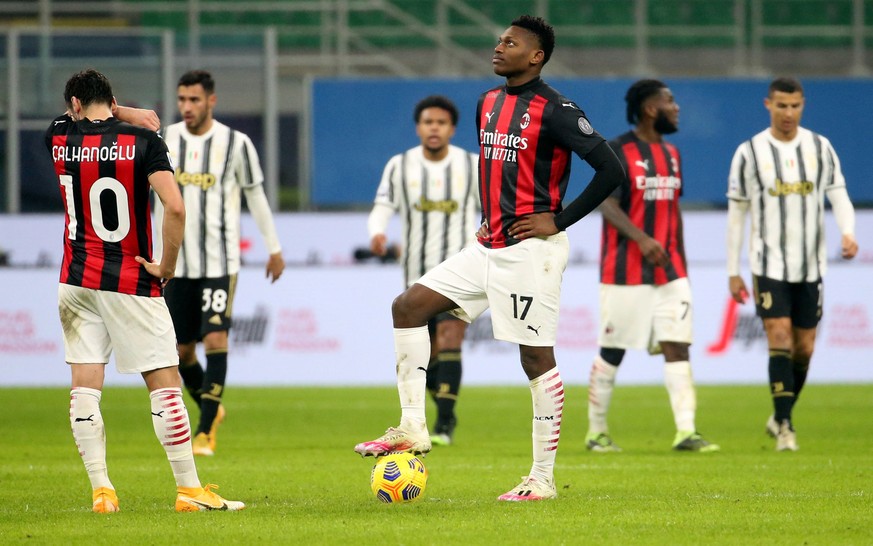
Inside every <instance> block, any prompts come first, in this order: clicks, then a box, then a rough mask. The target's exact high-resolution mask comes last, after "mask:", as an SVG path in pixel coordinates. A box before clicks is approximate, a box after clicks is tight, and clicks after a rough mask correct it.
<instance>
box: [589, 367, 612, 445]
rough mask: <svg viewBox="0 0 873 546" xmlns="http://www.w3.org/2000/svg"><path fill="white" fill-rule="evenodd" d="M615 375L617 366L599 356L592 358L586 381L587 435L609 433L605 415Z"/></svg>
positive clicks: (610, 398) (607, 410)
mask: <svg viewBox="0 0 873 546" xmlns="http://www.w3.org/2000/svg"><path fill="white" fill-rule="evenodd" d="M617 373H618V366H613V365H612V364H610V363H609V362H607V361H605V360H603V358H601V357H600V355H597V356H596V357H595V358H594V364H592V365H591V376H590V377H589V379H588V434H600V433H601V432H609V426H608V425H607V424H606V414H607V413H608V412H609V403H610V401H611V400H612V389H613V387H614V386H615V376H616V374H617Z"/></svg>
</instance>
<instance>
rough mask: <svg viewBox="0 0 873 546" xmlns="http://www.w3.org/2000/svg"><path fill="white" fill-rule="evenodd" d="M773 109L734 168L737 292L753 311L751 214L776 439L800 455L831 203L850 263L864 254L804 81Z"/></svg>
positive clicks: (781, 94)
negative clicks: (796, 416)
mask: <svg viewBox="0 0 873 546" xmlns="http://www.w3.org/2000/svg"><path fill="white" fill-rule="evenodd" d="M764 107H765V108H767V110H768V111H769V112H770V127H768V128H767V129H764V130H763V131H761V132H760V133H758V134H756V135H755V136H753V137H752V138H751V139H749V140H747V141H745V142H743V143H742V144H740V146H739V147H738V148H737V151H736V153H734V157H733V161H732V162H731V171H730V178H729V183H728V192H727V197H728V228H727V250H728V259H727V269H728V287H729V290H730V293H731V296H732V297H733V298H734V300H735V301H736V302H737V303H745V301H746V299H747V297H748V290H747V289H746V284H745V282H743V278H742V277H741V276H740V248H741V247H742V245H743V231H744V228H745V223H746V215H747V214H748V213H749V211H751V213H752V214H751V215H752V228H751V231H750V239H751V241H750V243H751V244H750V246H749V266H750V269H751V270H752V286H753V290H754V297H755V309H756V312H757V314H758V316H759V317H761V320H762V321H763V323H764V330H765V332H766V334H767V347H768V349H769V352H770V357H769V368H768V369H769V377H770V392H771V394H772V397H773V410H774V413H773V415H771V416H770V418H769V419H768V420H767V425H766V431H767V433H768V434H770V435H771V436H772V437H774V438H776V449H777V450H778V451H797V449H798V446H797V435H796V433H795V431H794V423H793V421H792V410H793V408H794V405H795V403H796V402H797V397H798V396H799V395H800V391H801V390H802V389H803V385H804V384H805V383H806V377H807V374H808V373H809V362H810V359H811V357H812V351H813V347H814V346H815V331H816V327H817V326H818V322H819V321H820V320H821V315H822V309H823V296H824V294H823V292H822V278H823V277H824V275H825V269H826V267H827V248H826V244H825V236H824V216H825V208H824V196H825V195H827V196H828V201H830V204H831V207H832V208H833V213H834V217H835V218H836V221H837V226H838V227H839V229H840V233H841V234H842V241H841V243H842V244H841V246H842V249H841V250H842V256H843V258H845V259H851V258H854V257H855V255H856V254H857V253H858V243H857V242H856V241H855V209H854V208H853V207H852V202H851V201H850V200H849V194H848V192H847V191H846V180H845V178H844V177H843V172H842V170H841V169H840V160H839V158H838V157H837V154H836V152H835V151H834V148H833V146H831V143H830V141H829V140H828V139H827V138H825V137H824V136H822V135H820V134H818V133H814V132H812V131H810V130H808V129H805V128H803V127H801V126H800V118H801V116H802V115H803V107H804V95H803V86H802V85H801V83H800V82H799V81H798V80H796V79H795V78H790V77H780V78H776V79H774V80H773V81H772V82H770V87H769V89H768V93H767V97H766V98H765V99H764Z"/></svg>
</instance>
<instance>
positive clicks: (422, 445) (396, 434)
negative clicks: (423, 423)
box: [355, 427, 431, 457]
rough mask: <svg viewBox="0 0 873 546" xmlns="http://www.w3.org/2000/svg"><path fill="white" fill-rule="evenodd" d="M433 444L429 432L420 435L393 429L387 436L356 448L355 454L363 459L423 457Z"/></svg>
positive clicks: (384, 435)
mask: <svg viewBox="0 0 873 546" xmlns="http://www.w3.org/2000/svg"><path fill="white" fill-rule="evenodd" d="M430 448H431V442H430V436H429V435H428V434H427V430H424V432H423V433H422V434H420V435H417V434H412V433H410V432H407V431H405V430H403V429H402V428H399V427H397V428H395V427H391V428H389V429H388V430H386V431H385V434H383V435H382V436H380V437H378V438H376V439H375V440H370V441H369V442H362V443H360V444H358V445H356V446H355V453H358V454H360V455H361V456H362V457H381V456H383V455H388V454H389V453H413V454H415V455H421V454H424V453H427V452H429V451H430Z"/></svg>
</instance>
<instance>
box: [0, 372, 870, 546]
mask: <svg viewBox="0 0 873 546" xmlns="http://www.w3.org/2000/svg"><path fill="white" fill-rule="evenodd" d="M518 373H521V371H520V370H519V371H518ZM870 392H871V389H870V385H817V384H812V385H810V386H809V387H808V388H807V389H806V390H805V391H804V393H803V396H802V397H801V401H800V403H799V404H798V407H797V409H796V410H795V420H796V426H797V430H798V443H799V444H800V451H799V452H797V453H777V452H775V451H774V450H773V447H774V442H773V440H771V439H770V438H768V437H767V436H766V435H765V434H764V422H765V420H766V418H767V416H768V414H769V412H770V402H769V395H768V392H767V387H766V385H763V384H762V385H759V386H703V387H699V388H698V417H697V425H698V428H699V429H700V431H701V432H702V433H703V434H704V435H705V436H706V437H707V438H708V439H710V440H711V441H714V442H717V443H719V444H721V446H722V451H721V452H720V453H712V454H696V453H674V452H672V451H671V450H670V443H671V441H672V438H673V433H674V430H673V423H672V417H671V414H670V409H669V403H668V401H667V395H666V392H665V391H664V389H663V388H662V387H657V386H651V387H631V386H619V387H618V388H617V389H616V392H615V396H614V398H613V411H612V414H611V416H610V417H611V418H610V422H611V428H612V433H613V437H614V438H615V440H616V442H617V443H618V444H619V445H621V446H622V447H623V448H624V452H622V453H618V454H594V453H590V452H587V451H586V450H585V448H584V435H585V429H586V426H587V417H586V411H587V410H586V400H587V394H586V389H585V387H584V386H570V387H568V388H567V402H566V406H565V412H564V419H563V423H562V427H561V432H562V435H561V443H560V449H559V451H558V458H557V466H556V480H557V486H558V494H559V498H558V499H556V500H553V501H545V502H538V503H520V504H513V503H500V502H497V501H496V497H497V496H498V495H499V494H501V493H503V492H505V491H506V490H508V489H509V488H510V487H512V486H514V485H515V484H516V483H518V481H519V478H520V477H521V476H522V475H524V474H526V472H527V471H528V469H529V468H530V463H531V444H530V433H531V424H530V420H531V401H530V394H529V391H528V389H527V388H526V387H525V386H523V385H522V386H514V387H464V388H463V389H462V391H461V398H460V401H459V404H458V418H459V426H458V429H457V433H456V444H455V445H454V446H451V447H448V448H435V449H434V451H433V452H431V453H430V454H429V455H428V456H427V457H426V458H425V464H426V465H427V467H428V469H429V471H430V479H429V482H428V486H427V490H426V491H425V494H424V499H423V500H422V501H420V502H418V503H414V504H408V505H384V504H382V503H379V502H378V501H377V500H376V499H375V498H374V497H373V496H372V494H371V492H370V490H369V486H368V478H369V473H370V469H371V468H372V466H373V460H372V459H362V458H360V457H359V456H357V455H356V454H355V453H354V452H353V451H352V447H353V445H354V444H355V443H357V442H359V441H362V440H368V439H371V438H373V437H376V436H378V435H379V434H380V433H381V432H382V431H383V430H384V429H385V428H386V427H388V426H389V425H394V424H396V422H397V421H398V418H399V408H398V402H397V393H396V390H395V389H394V388H335V389H333V388H332V389H328V388H241V387H234V386H231V387H230V388H229V389H228V391H227V394H226V396H225V401H226V406H227V408H228V419H227V421H226V422H225V424H224V425H223V426H222V427H221V429H220V435H219V438H218V440H219V443H218V452H217V455H216V456H215V457H213V458H207V459H204V458H198V459H197V464H198V470H199V474H200V478H201V480H202V481H203V482H204V483H218V484H219V485H220V486H221V489H220V491H219V493H220V494H222V495H224V496H226V497H228V498H232V499H238V500H243V501H245V502H246V503H247V504H248V508H247V509H246V510H245V511H243V512H239V513H226V512H221V513H201V514H196V513H195V514H176V513H175V512H174V511H173V501H174V494H175V490H174V483H173V479H172V474H171V472H170V468H169V464H168V463H167V461H166V458H165V456H164V453H163V450H162V449H161V448H160V446H159V445H158V443H157V440H156V439H155V437H154V433H153V431H152V428H151V420H150V417H149V401H148V395H147V393H146V390H145V387H142V388H138V389H134V388H108V389H107V390H106V391H105V393H104V396H103V415H104V420H105V421H106V427H107V438H108V440H107V441H108V453H109V455H108V463H109V469H110V477H111V478H112V480H113V482H114V484H115V487H116V488H117V491H118V494H119V498H120V501H121V510H122V511H121V512H120V513H118V514H109V515H98V514H93V513H91V511H90V504H91V497H90V486H89V484H88V480H87V476H86V474H85V470H84V468H83V466H82V463H81V460H80V459H79V456H78V455H77V454H76V448H75V444H74V442H73V439H72V436H71V434H70V430H69V429H70V425H69V421H68V417H67V410H68V404H69V393H68V390H67V389H63V388H45V389H18V388H13V389H0V401H2V404H0V406H2V408H3V409H2V417H0V543H3V544H88V545H93V544H172V543H178V544H204V545H206V544H208V545H210V546H213V545H217V544H344V545H349V544H524V545H531V544H537V545H538V544H737V545H740V544H742V545H746V544H766V545H779V544H809V545H815V544H821V545H831V544H840V545H844V544H871V543H873V506H871V483H873V482H871V478H873V470H871V460H873V457H871V456H873V449H871V437H873V435H871V425H870V416H871V414H873V412H871V394H870ZM431 406H432V405H431ZM428 409H429V411H431V410H432V408H431V407H430V406H429V408H428Z"/></svg>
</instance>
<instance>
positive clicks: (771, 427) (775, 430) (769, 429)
mask: <svg viewBox="0 0 873 546" xmlns="http://www.w3.org/2000/svg"><path fill="white" fill-rule="evenodd" d="M765 426H766V428H765V429H764V431H765V432H766V433H767V436H769V437H770V438H776V437H777V436H779V423H777V422H776V417H775V416H774V415H772V414H771V415H770V417H769V418H767V424H766V425H765Z"/></svg>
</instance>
